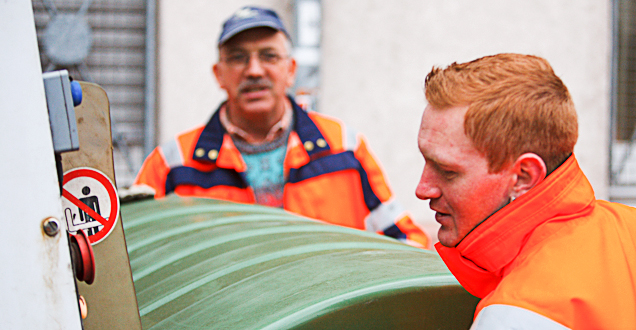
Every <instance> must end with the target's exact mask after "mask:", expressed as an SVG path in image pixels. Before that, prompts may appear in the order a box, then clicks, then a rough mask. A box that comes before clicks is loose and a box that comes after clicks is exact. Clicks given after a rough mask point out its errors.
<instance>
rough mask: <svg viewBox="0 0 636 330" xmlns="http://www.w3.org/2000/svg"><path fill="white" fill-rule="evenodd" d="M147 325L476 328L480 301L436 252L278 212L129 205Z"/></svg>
mask: <svg viewBox="0 0 636 330" xmlns="http://www.w3.org/2000/svg"><path fill="white" fill-rule="evenodd" d="M122 219H123V224H124V230H125V234H126V241H127V246H128V252H129V255H130V264H131V267H132V272H133V280H134V282H135V290H136V292H137V299H138V303H139V312H140V315H141V320H142V324H143V328H144V329H467V328H468V327H469V326H470V323H471V321H472V315H473V312H474V309H475V306H476V304H477V301H478V300H477V299H476V298H474V297H473V296H471V295H470V294H468V293H467V292H466V291H465V290H464V289H463V288H461V287H460V286H459V285H458V283H457V281H456V280H455V278H454V277H453V276H452V275H451V274H450V273H449V271H448V270H447V268H446V267H445V266H444V264H443V262H442V261H441V259H440V258H439V256H437V254H435V253H433V252H430V251H425V250H421V249H417V248H413V247H410V246H407V245H405V244H402V243H400V242H398V241H395V240H393V239H390V238H387V237H384V236H380V235H376V234H373V233H368V232H364V231H359V230H355V229H350V228H344V227H339V226H334V225H329V224H325V223H321V222H318V221H315V220H311V219H308V218H304V217H301V216H298V215H294V214H290V213H287V212H285V211H283V210H280V209H273V208H267V207H262V206H258V205H246V204H237V203H230V202H223V201H216V200H208V199H194V198H180V197H177V196H171V197H168V198H164V199H161V200H145V201H139V202H133V203H126V204H124V205H122Z"/></svg>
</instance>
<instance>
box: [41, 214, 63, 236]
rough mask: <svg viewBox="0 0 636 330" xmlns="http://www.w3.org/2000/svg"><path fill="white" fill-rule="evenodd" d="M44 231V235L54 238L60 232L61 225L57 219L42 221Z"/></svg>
mask: <svg viewBox="0 0 636 330" xmlns="http://www.w3.org/2000/svg"><path fill="white" fill-rule="evenodd" d="M42 229H44V233H46V234H47V235H49V236H51V237H53V236H55V235H57V233H59V232H60V224H59V222H58V221H57V219H55V218H53V217H49V218H46V219H44V221H42Z"/></svg>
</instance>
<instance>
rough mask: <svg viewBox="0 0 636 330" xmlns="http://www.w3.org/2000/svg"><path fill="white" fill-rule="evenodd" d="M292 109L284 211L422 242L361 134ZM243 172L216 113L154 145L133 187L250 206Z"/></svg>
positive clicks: (250, 193)
mask: <svg viewBox="0 0 636 330" xmlns="http://www.w3.org/2000/svg"><path fill="white" fill-rule="evenodd" d="M290 99H291V98H290ZM292 106H293V111H294V120H293V124H292V125H293V129H292V132H291V133H290V137H289V140H288V143H287V152H286V156H285V161H284V164H283V167H284V173H285V187H284V192H283V205H284V208H285V209H286V210H288V211H291V212H295V213H298V214H301V215H304V216H307V217H311V218H315V219H319V220H323V221H326V222H330V223H333V224H337V225H342V226H346V227H352V228H357V229H363V230H368V231H373V232H378V233H381V234H384V235H387V236H391V237H394V238H397V239H400V240H403V241H407V242H409V243H411V244H414V245H421V246H423V247H428V244H429V239H428V236H427V235H426V234H425V233H424V232H423V231H422V230H421V229H420V228H419V227H417V226H416V225H415V224H414V223H413V221H412V219H411V217H410V216H409V215H408V213H407V212H405V211H404V210H403V209H402V208H401V206H399V205H398V203H397V202H396V201H395V200H394V199H393V198H392V193H391V191H390V189H389V186H388V183H387V181H386V178H385V175H384V173H383V171H382V169H381V167H380V164H379V163H378V162H377V161H376V159H375V158H374V157H373V155H372V154H371V152H370V150H369V148H368V147H367V144H366V141H365V139H364V137H363V136H362V135H361V134H356V133H355V132H354V131H352V130H350V129H349V128H347V127H346V126H345V125H344V124H343V123H342V122H340V121H339V120H337V119H334V118H331V117H328V116H325V115H321V114H318V113H315V112H311V113H307V112H305V111H304V110H302V109H301V108H300V107H299V106H298V105H296V103H294V102H293V100H292ZM246 170H247V166H246V164H245V162H244V161H243V158H242V157H241V153H240V152H239V150H238V149H237V148H236V147H235V145H234V143H233V141H232V138H231V137H230V136H229V135H228V134H227V132H226V131H225V129H224V128H223V126H222V125H221V122H220V120H219V111H216V112H215V114H214V115H213V116H212V119H211V120H210V121H209V122H208V123H207V125H205V126H201V127H198V128H195V129H193V130H191V131H188V132H185V133H183V134H180V135H178V136H177V137H176V139H175V140H173V141H170V142H168V143H165V144H163V145H162V146H160V147H157V148H156V149H155V150H154V151H153V152H152V153H151V154H150V155H149V156H148V158H146V160H145V162H144V164H143V166H142V168H141V170H140V172H139V174H138V175H137V178H136V179H135V183H134V184H135V185H147V186H150V187H151V188H153V189H154V190H155V197H156V198H161V197H163V196H165V195H166V194H169V193H172V192H174V193H176V194H177V195H180V196H195V197H208V198H217V199H224V200H230V201H235V202H241V203H255V197H254V191H253V190H252V188H251V187H250V186H249V185H248V184H247V181H246V177H245V171H246Z"/></svg>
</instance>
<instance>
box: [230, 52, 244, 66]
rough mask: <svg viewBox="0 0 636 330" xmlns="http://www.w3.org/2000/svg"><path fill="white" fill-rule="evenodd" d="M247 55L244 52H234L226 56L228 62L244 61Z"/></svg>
mask: <svg viewBox="0 0 636 330" xmlns="http://www.w3.org/2000/svg"><path fill="white" fill-rule="evenodd" d="M246 58H247V55H245V54H234V55H230V56H228V57H227V61H228V62H230V63H233V64H234V63H245V59H246Z"/></svg>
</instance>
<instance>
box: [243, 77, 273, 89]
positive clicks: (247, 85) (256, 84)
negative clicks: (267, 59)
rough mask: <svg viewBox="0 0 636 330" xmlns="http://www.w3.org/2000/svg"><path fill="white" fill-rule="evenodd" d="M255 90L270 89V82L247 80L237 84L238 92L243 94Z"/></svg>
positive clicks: (261, 79)
mask: <svg viewBox="0 0 636 330" xmlns="http://www.w3.org/2000/svg"><path fill="white" fill-rule="evenodd" d="M255 88H272V82H271V81H269V80H268V79H265V78H252V79H247V80H245V81H243V82H242V83H240V84H239V86H238V90H239V92H243V91H246V90H250V89H255Z"/></svg>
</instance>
